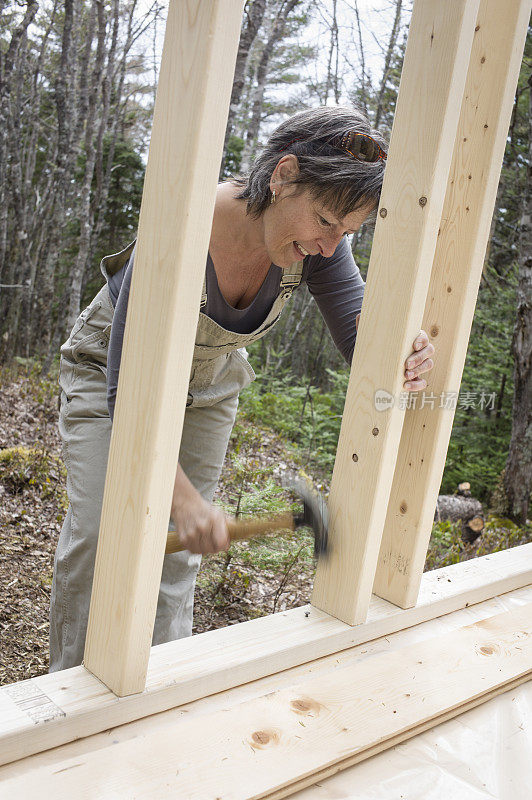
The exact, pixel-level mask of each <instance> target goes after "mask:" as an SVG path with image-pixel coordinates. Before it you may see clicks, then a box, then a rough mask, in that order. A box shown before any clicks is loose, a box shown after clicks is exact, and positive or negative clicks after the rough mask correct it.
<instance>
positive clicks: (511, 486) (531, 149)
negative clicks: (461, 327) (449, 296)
mask: <svg viewBox="0 0 532 800" xmlns="http://www.w3.org/2000/svg"><path fill="white" fill-rule="evenodd" d="M528 85H529V89H530V94H529V118H528V122H529V141H528V168H527V178H528V180H527V182H526V187H525V198H524V204H523V214H522V217H521V226H520V241H519V278H518V285H517V315H516V321H515V327H514V334H513V339H512V354H513V357H514V397H513V407H512V434H511V439H510V448H509V453H508V459H507V461H506V466H505V470H504V490H505V493H506V498H507V502H508V511H507V514H508V516H509V517H510V519H512V520H514V521H515V522H517V524H519V525H525V523H526V520H527V516H528V506H529V503H530V491H531V488H532V193H531V191H530V183H531V181H532V76H531V77H530V78H529V81H528Z"/></svg>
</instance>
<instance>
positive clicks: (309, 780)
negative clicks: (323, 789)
mask: <svg viewBox="0 0 532 800" xmlns="http://www.w3.org/2000/svg"><path fill="white" fill-rule="evenodd" d="M530 679H531V675H530V673H528V674H526V675H522V676H521V677H520V678H516V679H515V680H513V681H510V682H509V683H506V684H504V686H498V687H497V688H496V689H493V691H491V692H488V693H487V694H485V695H481V696H480V697H475V698H474V699H473V700H470V701H469V702H468V703H464V704H463V705H461V706H459V707H458V708H453V709H452V710H451V711H447V712H446V713H445V714H440V715H439V716H438V717H434V719H431V720H429V721H428V722H425V723H423V724H421V725H416V726H415V727H412V728H409V729H408V731H407V732H406V733H404V732H403V733H400V734H398V735H397V736H394V737H392V738H390V739H387V740H386V741H384V742H379V743H378V744H376V745H374V746H373V747H369V748H368V749H367V750H364V751H363V752H361V753H356V754H355V755H354V756H351V757H350V758H346V759H344V760H343V761H339V762H338V763H336V764H332V765H331V766H330V767H327V768H326V769H323V770H320V771H319V772H316V773H315V774H314V775H310V776H307V777H306V778H302V779H301V780H300V781H295V782H294V783H293V784H291V785H290V786H289V787H288V788H287V789H281V790H280V791H279V792H273V793H272V794H269V795H268V800H281V798H283V797H290V796H291V795H293V794H295V793H296V792H299V791H300V790H301V789H305V788H307V787H308V786H313V785H314V784H316V783H317V782H318V781H322V780H325V779H326V778H330V777H331V775H336V773H337V772H341V771H342V770H344V769H348V768H349V767H354V766H355V765H356V764H359V763H360V762H361V761H365V760H366V759H367V758H372V756H376V755H378V754H379V753H382V751H383V750H388V749H390V748H391V747H395V746H396V745H398V744H401V742H404V741H406V740H407V739H413V738H414V736H417V735H418V734H420V733H424V732H425V731H428V730H430V729H431V728H434V727H436V725H441V724H443V723H444V722H448V721H449V720H450V719H454V718H455V717H458V716H461V715H462V714H465V713H467V712H468V711H471V710H472V709H474V708H477V707H478V706H480V705H482V704H483V703H488V702H489V701H490V700H493V698H495V697H498V696H499V695H500V694H503V693H505V692H511V691H513V690H514V689H517V687H518V686H521V685H522V684H523V683H529V682H530ZM321 796H322V795H321V794H320V797H321Z"/></svg>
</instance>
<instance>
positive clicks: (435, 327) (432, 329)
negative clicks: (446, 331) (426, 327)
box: [430, 325, 440, 338]
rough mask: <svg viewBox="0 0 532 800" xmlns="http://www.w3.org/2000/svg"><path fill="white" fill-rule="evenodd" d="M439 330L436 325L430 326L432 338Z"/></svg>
mask: <svg viewBox="0 0 532 800" xmlns="http://www.w3.org/2000/svg"><path fill="white" fill-rule="evenodd" d="M439 332H440V329H439V328H438V326H437V325H433V326H432V328H431V329H430V335H431V336H432V337H433V338H436V336H437V335H438V334H439Z"/></svg>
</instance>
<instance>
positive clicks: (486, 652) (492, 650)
mask: <svg viewBox="0 0 532 800" xmlns="http://www.w3.org/2000/svg"><path fill="white" fill-rule="evenodd" d="M499 652H500V647H498V645H496V644H482V645H480V647H477V653H480V655H482V656H494V655H497V653H499Z"/></svg>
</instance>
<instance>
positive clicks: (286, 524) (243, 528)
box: [164, 513, 294, 553]
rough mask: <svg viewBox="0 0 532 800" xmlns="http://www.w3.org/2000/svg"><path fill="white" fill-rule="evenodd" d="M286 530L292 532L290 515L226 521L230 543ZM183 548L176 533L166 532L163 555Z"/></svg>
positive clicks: (292, 518) (291, 516) (292, 526)
mask: <svg viewBox="0 0 532 800" xmlns="http://www.w3.org/2000/svg"><path fill="white" fill-rule="evenodd" d="M286 528H288V529H289V530H291V531H293V530H294V517H293V515H292V514H289V513H287V514H280V515H279V516H277V517H269V518H268V519H250V520H248V519H242V520H232V519H228V520H227V530H228V531H229V537H230V539H231V541H232V542H237V541H240V540H241V539H251V538H252V537H253V536H260V535H261V534H262V533H270V532H272V531H282V530H285V529H286ZM184 549H185V548H184V547H182V546H181V544H180V542H179V536H178V535H177V532H176V531H168V538H167V540H166V550H165V551H164V552H165V553H177V552H179V551H180V550H184Z"/></svg>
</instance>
